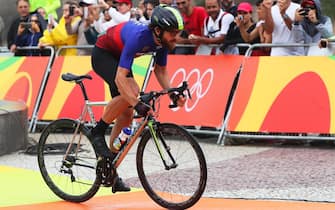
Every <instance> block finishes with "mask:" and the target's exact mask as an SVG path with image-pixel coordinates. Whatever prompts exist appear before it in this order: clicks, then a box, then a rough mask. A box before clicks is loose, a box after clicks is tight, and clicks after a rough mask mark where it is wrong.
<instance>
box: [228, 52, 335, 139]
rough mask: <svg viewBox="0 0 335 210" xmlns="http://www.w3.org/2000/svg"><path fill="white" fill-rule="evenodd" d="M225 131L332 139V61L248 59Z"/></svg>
mask: <svg viewBox="0 0 335 210" xmlns="http://www.w3.org/2000/svg"><path fill="white" fill-rule="evenodd" d="M246 59H247V60H246V62H245V65H244V66H243V69H242V72H241V76H240V80H239V83H238V86H237V89H236V93H235V97H234V101H233V103H232V104H231V106H232V109H231V113H230V116H229V119H226V120H227V122H228V123H227V128H226V130H227V131H230V132H262V133H322V134H334V133H335V116H334V114H333V112H334V110H335V85H334V84H335V71H334V68H333V67H334V65H335V60H334V59H335V57H316V56H314V57H307V56H301V57H288V56H287V57H279V56H278V57H249V58H246Z"/></svg>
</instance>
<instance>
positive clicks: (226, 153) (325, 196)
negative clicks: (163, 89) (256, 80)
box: [0, 137, 335, 202]
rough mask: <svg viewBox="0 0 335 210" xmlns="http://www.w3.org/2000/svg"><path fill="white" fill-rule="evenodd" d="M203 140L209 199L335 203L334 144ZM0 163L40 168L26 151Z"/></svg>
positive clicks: (125, 167) (132, 170) (127, 171)
mask: <svg viewBox="0 0 335 210" xmlns="http://www.w3.org/2000/svg"><path fill="white" fill-rule="evenodd" d="M35 138H36V137H35ZM199 142H200V144H201V146H202V148H203V150H204V153H205V156H206V160H207V164H208V181H207V187H206V191H205V194H204V196H206V197H219V198H245V199H273V200H282V199H283V200H307V201H321V202H335V164H334V160H335V152H334V151H333V150H334V148H335V147H333V146H329V145H321V146H310V145H291V146H287V145H280V144H247V145H240V146H224V147H223V146H219V145H216V139H208V138H202V139H199ZM135 148H136V147H133V149H132V150H131V151H130V153H129V155H128V156H127V157H126V159H125V161H127V163H126V164H122V166H121V168H120V169H119V174H120V175H121V176H122V177H123V178H124V179H125V180H127V179H129V178H133V177H137V172H136V166H135V155H136V154H135ZM0 165H8V166H15V167H20V168H28V169H33V170H38V166H37V159H36V157H35V156H31V155H26V154H24V153H23V152H22V151H21V152H16V153H12V154H9V155H4V156H0Z"/></svg>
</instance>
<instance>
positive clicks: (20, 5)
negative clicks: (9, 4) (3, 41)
mask: <svg viewBox="0 0 335 210" xmlns="http://www.w3.org/2000/svg"><path fill="white" fill-rule="evenodd" d="M29 7H30V5H29V1H28V0H17V1H16V10H17V12H18V14H19V17H18V18H15V19H14V21H13V22H12V24H11V25H10V26H9V31H8V34H7V45H8V49H9V50H10V51H11V52H14V53H15V55H16V56H24V55H25V52H24V51H19V50H16V45H15V38H16V36H17V32H18V28H19V25H20V23H21V22H28V18H29V15H30V14H29ZM25 33H28V29H26V30H24V31H23V32H22V35H23V34H25Z"/></svg>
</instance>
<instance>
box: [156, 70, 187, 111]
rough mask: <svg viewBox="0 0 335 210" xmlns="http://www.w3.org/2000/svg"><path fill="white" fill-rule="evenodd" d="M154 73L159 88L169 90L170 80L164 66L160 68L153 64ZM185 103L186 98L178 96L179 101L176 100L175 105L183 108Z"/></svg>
mask: <svg viewBox="0 0 335 210" xmlns="http://www.w3.org/2000/svg"><path fill="white" fill-rule="evenodd" d="M154 72H155V75H156V78H157V80H158V82H159V84H160V85H161V87H162V88H163V89H168V88H170V78H169V75H168V72H167V70H166V66H160V65H158V64H155V68H154ZM171 95H172V94H170V97H171ZM185 102H186V98H185V97H182V96H179V99H178V100H177V105H178V106H180V107H182V106H184V104H185Z"/></svg>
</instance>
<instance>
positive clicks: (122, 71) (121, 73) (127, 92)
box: [115, 66, 139, 106]
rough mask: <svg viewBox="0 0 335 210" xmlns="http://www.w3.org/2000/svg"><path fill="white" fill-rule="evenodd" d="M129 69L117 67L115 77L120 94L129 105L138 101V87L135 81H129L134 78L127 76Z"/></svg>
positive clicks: (133, 104)
mask: <svg viewBox="0 0 335 210" xmlns="http://www.w3.org/2000/svg"><path fill="white" fill-rule="evenodd" d="M128 73H129V69H126V68H123V67H120V66H119V67H118V68H117V72H116V77H115V83H116V85H117V87H118V90H119V92H120V95H121V96H122V97H124V99H125V100H126V101H127V102H128V103H129V104H130V105H131V106H135V105H136V104H137V103H138V99H137V96H138V91H139V87H138V85H137V83H136V82H133V83H132V82H131V81H135V80H130V79H129V78H127V75H128Z"/></svg>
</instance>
